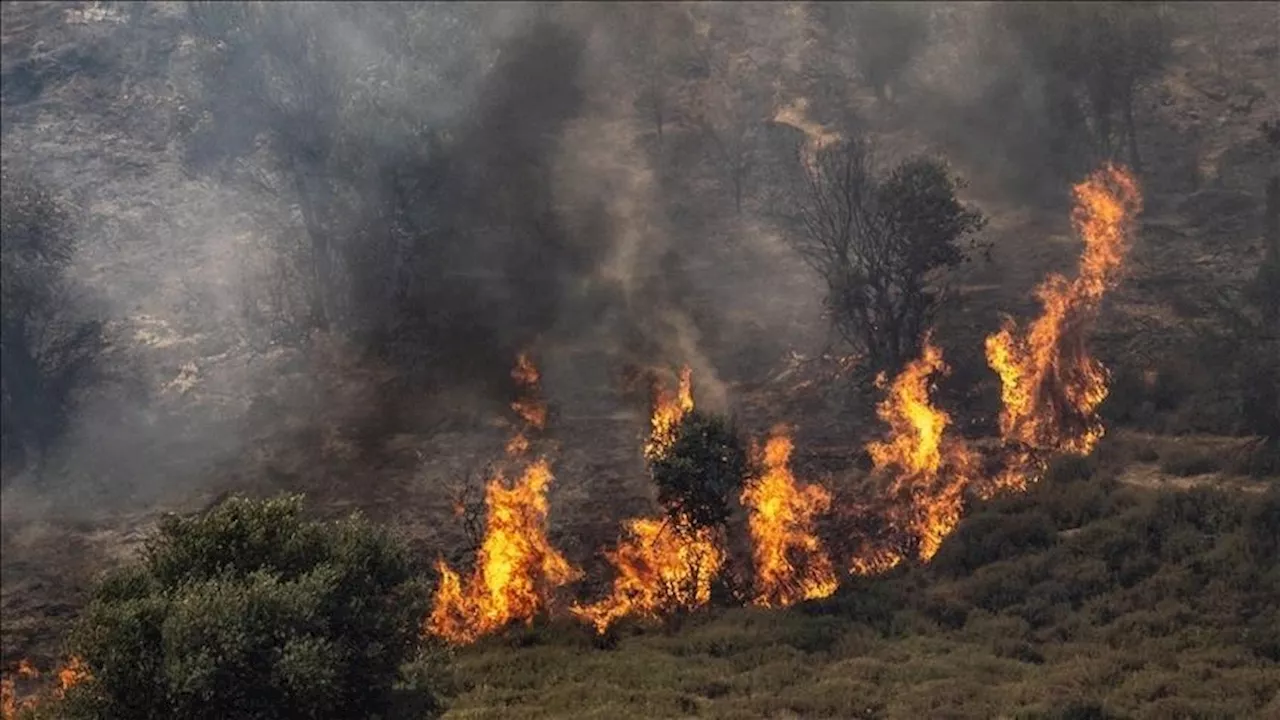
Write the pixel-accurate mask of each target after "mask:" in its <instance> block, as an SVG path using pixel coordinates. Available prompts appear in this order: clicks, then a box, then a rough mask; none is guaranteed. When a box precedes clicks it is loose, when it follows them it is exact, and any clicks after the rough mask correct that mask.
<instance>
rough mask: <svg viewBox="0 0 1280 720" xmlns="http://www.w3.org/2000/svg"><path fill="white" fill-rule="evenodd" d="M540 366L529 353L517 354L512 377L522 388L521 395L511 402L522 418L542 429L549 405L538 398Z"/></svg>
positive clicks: (544, 425) (532, 425)
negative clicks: (538, 366)
mask: <svg viewBox="0 0 1280 720" xmlns="http://www.w3.org/2000/svg"><path fill="white" fill-rule="evenodd" d="M540 378H541V375H539V374H538V368H537V367H536V366H535V365H534V364H533V360H532V359H530V357H529V354H528V353H524V352H522V353H520V354H519V355H517V356H516V366H515V368H513V369H512V370H511V379H512V380H515V381H516V385H517V386H518V387H519V388H520V391H521V393H520V397H519V398H517V399H516V400H515V401H514V402H512V403H511V409H512V410H515V411H516V414H517V415H519V416H520V418H521V419H522V420H524V421H525V422H526V423H528V424H529V425H530V426H531V427H533V428H535V429H537V430H541V429H542V428H544V427H546V425H547V406H546V404H545V403H543V402H542V401H541V400H540V399H539V398H538V380H539V379H540Z"/></svg>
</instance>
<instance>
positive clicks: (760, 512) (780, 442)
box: [742, 428, 838, 607]
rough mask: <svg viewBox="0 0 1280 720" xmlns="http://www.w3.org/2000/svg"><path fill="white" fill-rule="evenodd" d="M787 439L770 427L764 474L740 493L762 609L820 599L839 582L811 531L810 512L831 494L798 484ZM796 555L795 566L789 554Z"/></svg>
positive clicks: (821, 508)
mask: <svg viewBox="0 0 1280 720" xmlns="http://www.w3.org/2000/svg"><path fill="white" fill-rule="evenodd" d="M791 450H792V442H791V438H790V437H789V436H788V435H787V434H786V432H785V431H784V430H782V429H781V428H778V429H775V430H774V432H773V434H772V436H771V437H770V438H769V440H768V441H767V442H766V444H765V447H764V457H763V461H764V462H763V465H764V473H763V474H762V475H761V476H760V477H759V478H757V479H756V480H755V481H754V482H752V483H751V484H750V485H748V486H747V488H746V489H745V490H743V492H742V504H743V505H744V506H745V507H746V508H747V509H748V511H749V513H750V515H749V517H748V526H749V527H750V530H751V540H752V555H753V556H754V558H755V571H756V578H755V580H756V598H755V604H757V605H760V606H762V607H786V606H788V605H792V604H794V603H796V602H799V601H801V600H811V599H815V598H824V597H827V596H829V595H831V593H833V592H835V591H836V587H837V586H838V582H837V580H836V575H835V570H834V568H833V567H832V565H831V559H830V558H829V557H828V556H827V553H826V550H825V549H824V548H823V547H822V542H821V541H820V540H819V539H818V537H817V535H815V534H814V528H813V524H814V518H815V516H817V515H819V514H821V513H824V512H826V511H827V508H828V507H830V505H831V495H830V494H829V493H828V492H827V491H826V490H825V489H823V488H822V487H819V486H817V485H807V486H805V487H801V486H800V485H799V484H798V483H797V482H796V479H795V477H794V476H793V475H792V474H791V469H790V467H789V464H790V460H791ZM794 556H799V559H800V561H801V562H800V565H799V567H797V565H796V564H794V563H793V562H792V561H793V557H794Z"/></svg>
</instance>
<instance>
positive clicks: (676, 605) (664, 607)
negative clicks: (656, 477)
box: [571, 518, 725, 633]
mask: <svg viewBox="0 0 1280 720" xmlns="http://www.w3.org/2000/svg"><path fill="white" fill-rule="evenodd" d="M605 556H606V557H607V558H608V559H609V562H610V563H611V564H612V565H613V566H614V568H615V569H616V570H617V572H618V575H617V577H615V578H614V581H613V590H612V592H611V593H610V594H609V596H608V597H606V598H604V599H603V600H600V601H598V602H595V603H592V604H590V605H585V606H584V605H575V606H574V607H573V608H572V609H571V611H572V612H573V614H574V615H576V616H578V617H579V618H582V619H583V620H586V621H587V622H590V623H591V624H592V625H594V626H595V628H596V632H599V633H603V632H605V631H606V630H608V629H609V626H610V625H612V624H613V623H614V622H615V621H616V620H618V619H619V618H622V617H625V616H627V615H637V616H640V617H645V618H650V619H655V618H658V617H660V616H661V615H663V614H666V613H670V612H673V611H677V610H693V609H695V608H698V607H701V606H703V605H706V604H707V603H708V602H710V600H711V582H712V580H714V579H715V577H716V575H718V574H719V572H720V568H721V566H723V565H724V559H725V553H724V550H723V549H721V542H720V538H719V534H718V533H717V532H716V531H714V530H712V529H710V528H695V527H693V526H692V525H691V524H689V523H688V522H687V521H680V522H669V521H664V520H659V519H654V518H636V519H633V520H631V521H630V522H628V523H627V528H626V532H625V535H624V537H623V539H622V540H621V541H620V542H619V543H618V547H617V549H616V550H613V551H606V552H605Z"/></svg>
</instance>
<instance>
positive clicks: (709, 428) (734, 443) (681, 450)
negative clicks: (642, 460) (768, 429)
mask: <svg viewBox="0 0 1280 720" xmlns="http://www.w3.org/2000/svg"><path fill="white" fill-rule="evenodd" d="M652 471H653V481H654V482H655V483H656V484H657V485H658V502H660V503H662V506H663V507H664V508H666V510H667V513H668V514H669V515H670V516H671V518H672V519H673V520H680V519H682V518H687V519H688V521H689V522H691V523H692V524H693V525H694V526H695V527H700V528H709V527H716V526H720V525H723V524H724V523H725V521H726V520H727V519H728V518H729V511H730V507H729V503H730V500H731V499H732V498H734V497H737V496H738V495H739V494H740V493H741V492H742V484H743V482H744V480H745V478H746V476H747V453H746V450H745V448H744V447H743V444H742V440H741V439H740V438H739V437H738V434H737V432H735V430H734V429H733V426H732V425H731V424H730V422H729V420H728V419H727V418H724V417H721V416H718V415H707V414H703V413H701V412H698V411H697V410H690V411H689V412H688V413H687V414H685V415H684V417H683V418H681V420H680V424H679V425H678V426H677V428H676V432H675V440H674V442H672V444H671V447H670V450H669V451H667V452H666V453H664V454H662V455H659V456H657V457H655V458H654V459H653V463H652Z"/></svg>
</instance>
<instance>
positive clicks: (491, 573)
mask: <svg viewBox="0 0 1280 720" xmlns="http://www.w3.org/2000/svg"><path fill="white" fill-rule="evenodd" d="M551 478H552V476H551V468H550V467H549V466H548V465H547V462H546V461H545V460H541V459H540V460H537V461H535V462H534V463H533V464H532V465H530V466H529V467H528V468H527V469H526V470H525V472H524V474H523V475H522V476H521V478H520V480H519V481H518V482H517V483H516V484H515V486H514V487H512V488H507V487H506V486H505V485H506V483H505V482H504V481H503V478H502V477H497V478H494V479H493V480H491V481H490V482H489V485H488V488H487V489H486V494H485V505H486V507H487V508H488V513H489V514H488V518H487V521H486V527H485V538H484V542H483V544H482V545H481V546H480V552H479V553H478V555H477V558H476V569H475V572H474V573H473V574H472V576H471V577H470V578H469V579H468V581H467V582H466V583H465V584H464V583H463V582H462V578H461V577H459V575H458V573H456V572H455V571H453V570H452V569H451V568H449V566H448V565H447V564H446V563H445V562H444V561H443V560H442V561H440V562H438V563H437V565H436V567H437V569H438V570H439V572H440V586H439V588H438V589H437V591H436V598H435V608H434V609H433V610H432V612H431V617H430V618H429V620H428V625H427V627H428V629H429V630H430V631H431V632H432V633H434V634H436V635H438V636H440V637H442V638H444V639H446V640H448V641H449V642H452V643H455V644H463V643H469V642H474V641H475V640H476V639H477V638H479V637H480V636H482V635H485V634H488V633H491V632H494V631H496V630H500V629H502V628H503V627H505V626H506V625H508V624H510V623H511V622H514V621H516V620H525V621H530V620H532V619H533V617H534V616H535V615H537V614H538V613H539V612H541V611H542V610H543V609H545V607H546V604H547V599H548V595H549V593H550V591H551V590H553V589H555V588H557V587H560V586H562V585H565V584H567V583H570V582H572V581H573V580H575V579H577V577H578V575H579V572H578V570H577V569H576V568H574V567H573V566H572V565H570V564H569V561H567V560H565V559H564V557H563V556H561V555H560V553H558V552H556V550H555V548H553V547H551V544H550V543H549V542H548V541H547V537H546V525H547V499H546V491H547V485H548V484H550V482H551Z"/></svg>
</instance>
